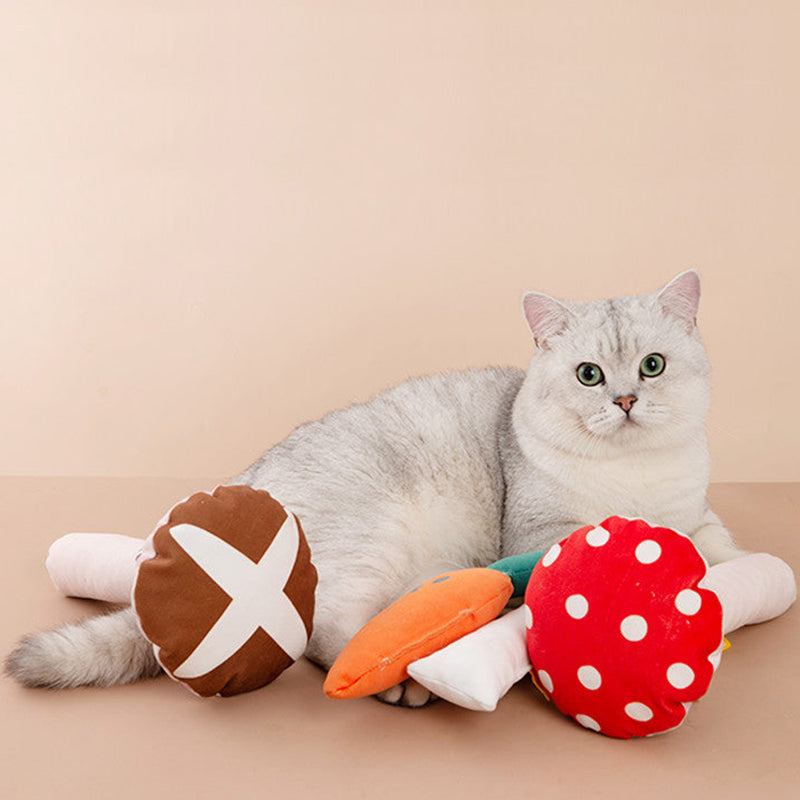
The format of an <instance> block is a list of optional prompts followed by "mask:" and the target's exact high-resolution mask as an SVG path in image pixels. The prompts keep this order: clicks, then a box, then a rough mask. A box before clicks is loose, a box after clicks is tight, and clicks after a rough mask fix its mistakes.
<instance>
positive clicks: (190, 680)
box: [47, 486, 317, 696]
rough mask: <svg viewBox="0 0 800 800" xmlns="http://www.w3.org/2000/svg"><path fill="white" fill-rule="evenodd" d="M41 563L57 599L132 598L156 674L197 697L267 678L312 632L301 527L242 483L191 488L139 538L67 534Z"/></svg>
mask: <svg viewBox="0 0 800 800" xmlns="http://www.w3.org/2000/svg"><path fill="white" fill-rule="evenodd" d="M47 569H48V572H49V573H50V576H51V578H52V580H53V583H54V584H55V585H56V587H57V588H58V589H59V590H60V591H61V592H63V593H64V594H66V595H70V596H73V597H88V598H94V599H98V600H107V601H109V602H114V603H132V604H133V606H134V609H135V611H136V614H137V618H138V621H139V625H140V627H141V629H142V632H143V633H144V635H145V636H146V637H147V639H149V640H150V642H152V644H153V648H154V651H155V654H156V657H157V659H158V661H159V663H160V664H161V666H162V667H163V668H164V670H165V672H167V674H168V675H170V676H171V677H172V678H174V679H175V680H177V681H179V682H181V683H183V684H184V685H185V686H187V687H188V688H189V689H191V690H192V691H193V692H195V693H196V694H199V695H202V696H209V695H232V694H238V693H240V692H246V691H249V690H251V689H256V688H259V687H261V686H264V685H265V684H267V683H269V682H270V681H272V680H274V679H275V678H276V677H277V676H278V675H279V674H280V673H281V672H283V670H285V669H286V668H287V667H288V666H289V665H291V664H292V663H293V662H294V661H295V660H296V659H298V658H299V657H300V656H301V655H302V654H303V652H304V651H305V649H306V644H307V642H308V637H309V636H310V634H311V626H312V616H313V612H314V590H315V588H316V583H317V573H316V570H315V568H314V566H313V565H312V563H311V556H310V551H309V548H308V544H307V543H306V540H305V536H304V535H303V531H302V528H301V526H300V523H299V521H298V520H297V518H296V517H295V516H294V515H293V514H292V513H291V512H289V511H287V510H286V509H285V508H284V507H283V506H282V505H281V504H280V503H278V501H277V500H275V499H274V498H273V497H271V496H270V495H269V494H268V493H267V492H264V491H258V490H255V489H252V488H250V487H247V486H221V487H218V488H217V489H215V490H214V491H213V492H212V493H206V492H199V493H197V494H194V495H192V496H191V497H189V498H187V499H186V500H184V501H182V502H181V503H178V504H177V505H176V506H174V507H173V508H172V509H171V510H170V511H169V512H168V513H167V514H166V515H165V516H164V518H163V519H162V520H161V521H160V522H159V524H158V525H157V526H156V529H155V531H154V532H153V533H152V535H151V536H150V537H149V538H148V539H147V540H141V539H135V538H132V537H128V536H118V535H115V534H89V533H74V534H68V535H67V536H64V537H62V538H61V539H59V540H58V541H56V542H55V543H54V544H53V545H52V547H51V548H50V553H49V555H48V558H47Z"/></svg>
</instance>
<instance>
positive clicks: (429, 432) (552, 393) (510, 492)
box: [6, 271, 740, 705]
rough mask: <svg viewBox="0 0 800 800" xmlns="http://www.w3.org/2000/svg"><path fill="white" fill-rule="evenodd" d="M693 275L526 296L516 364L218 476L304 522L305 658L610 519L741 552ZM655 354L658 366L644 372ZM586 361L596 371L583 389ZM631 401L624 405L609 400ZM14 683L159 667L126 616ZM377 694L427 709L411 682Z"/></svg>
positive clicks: (413, 385) (100, 678) (293, 439)
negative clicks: (480, 573) (526, 339)
mask: <svg viewBox="0 0 800 800" xmlns="http://www.w3.org/2000/svg"><path fill="white" fill-rule="evenodd" d="M699 294H700V291H699V279H698V277H697V274H696V273H695V272H691V271H690V272H686V273H683V274H681V275H679V276H678V277H677V278H676V279H675V280H673V281H672V282H671V283H670V284H668V285H667V286H666V287H665V288H664V289H662V290H660V291H658V292H654V293H653V294H649V295H642V296H632V297H621V298H617V299H614V300H606V301H597V302H592V303H566V302H560V301H557V300H554V299H553V298H550V297H548V296H546V295H542V294H538V293H529V294H527V295H525V297H524V299H523V309H524V312H525V316H526V319H527V321H528V324H529V326H530V328H531V332H532V333H533V336H534V339H535V341H536V344H537V350H536V353H535V355H534V357H533V359H532V360H531V363H530V366H529V368H528V371H527V373H526V372H524V371H523V370H520V369H515V368H488V369H480V370H478V369H476V370H469V371H466V372H457V373H450V374H443V375H437V376H433V377H427V378H421V379H417V380H411V381H408V382H406V383H403V384H401V385H400V386H397V387H395V388H394V389H391V390H389V391H387V392H385V393H383V394H381V395H379V396H377V397H375V398H373V399H372V400H370V401H368V402H366V403H359V404H356V405H353V406H351V407H349V408H346V409H344V410H341V411H336V412H333V413H332V414H329V415H328V416H326V417H324V418H323V419H321V420H319V421H316V422H310V423H308V424H306V425H303V426H301V427H300V428H298V429H297V430H295V431H294V432H293V433H292V434H290V435H289V436H288V437H287V438H286V439H285V440H284V441H283V442H281V443H280V444H278V445H277V446H275V447H273V448H272V449H271V450H269V451H268V452H267V453H266V454H265V455H264V456H262V457H261V458H260V459H259V460H258V461H257V462H256V463H255V464H253V465H252V466H251V467H250V468H249V469H247V470H246V471H245V472H243V473H242V474H241V475H239V476H238V477H237V478H235V479H234V480H232V481H231V483H247V484H250V485H252V486H254V487H256V488H259V489H267V490H269V491H270V492H271V493H272V494H273V495H274V496H275V497H277V498H278V499H279V500H280V501H281V502H282V503H284V504H285V505H287V506H288V507H289V508H290V509H291V510H292V511H294V512H295V514H297V515H298V517H299V518H300V519H301V520H302V523H303V527H304V530H305V532H306V535H307V537H308V540H309V544H310V546H311V551H312V556H313V559H314V563H315V564H316V567H317V569H318V572H319V586H318V590H317V605H316V611H315V618H314V632H313V635H312V637H311V640H310V643H309V647H308V653H307V654H308V656H309V657H310V658H311V659H313V660H314V661H317V662H318V663H320V664H321V665H323V666H325V667H328V666H330V665H331V663H332V662H333V660H334V659H335V657H336V655H337V654H338V653H339V652H340V650H341V649H342V648H343V647H344V645H345V644H346V643H347V641H348V640H349V639H350V637H351V636H353V634H354V633H356V631H357V630H358V629H359V628H360V627H361V626H362V625H363V624H364V623H366V622H367V621H368V620H369V619H370V618H371V617H373V616H374V615H375V614H376V613H377V612H379V611H380V610H381V609H382V608H384V607H386V606H387V605H388V604H389V603H391V602H392V601H394V600H395V599H397V598H398V597H400V596H401V595H402V594H404V593H405V592H407V591H409V590H410V589H412V588H413V587H414V586H416V585H418V584H419V583H420V582H422V581H424V580H426V579H427V578H429V577H432V576H433V575H436V574H437V573H440V572H443V571H446V570H451V569H457V568H462V567H471V566H478V565H484V564H487V563H489V562H491V561H494V560H495V559H497V558H499V557H501V556H507V555H510V554H514V553H522V552H528V551H531V550H539V549H543V548H546V547H548V546H549V545H550V544H552V543H553V542H555V541H557V540H559V539H560V538H562V537H564V536H565V535H567V534H569V533H570V532H571V531H572V530H574V529H575V528H577V527H580V526H582V525H585V524H589V523H594V524H596V523H599V522H600V521H602V520H603V519H605V518H606V517H607V516H610V515H612V514H620V515H624V516H635V517H642V518H644V519H647V520H648V521H650V522H651V523H656V524H660V525H665V526H669V527H673V528H677V529H678V530H681V531H683V532H684V533H687V534H690V535H692V536H693V538H694V541H695V543H696V545H697V546H698V547H699V549H700V550H701V552H702V553H703V554H704V555H705V557H706V559H707V560H708V561H709V562H710V563H717V562H719V561H723V560H726V559H728V558H732V557H735V556H736V555H738V554H739V553H740V551H739V550H738V549H737V548H736V546H735V545H734V543H733V541H732V539H731V536H730V534H729V533H728V532H727V531H726V530H725V528H724V527H723V526H722V524H721V522H720V520H719V519H718V517H717V516H716V515H715V514H714V513H713V512H712V511H711V509H710V508H709V506H708V503H707V501H706V488H707V484H708V477H709V455H708V447H707V443H706V435H705V417H706V413H707V410H708V405H709V366H708V359H707V356H706V352H705V348H704V346H703V343H702V340H701V338H700V334H699V333H698V331H697V327H696V324H695V317H696V313H697V306H698V302H699ZM650 353H659V354H661V355H663V356H664V357H665V358H666V369H665V370H664V372H663V373H662V374H661V375H659V376H657V377H653V378H645V377H642V375H641V374H640V371H639V365H640V363H641V361H642V359H643V358H644V357H645V356H647V355H648V354H650ZM583 362H591V363H594V364H597V365H599V366H600V367H601V369H602V371H603V373H604V376H605V380H604V381H603V382H602V383H600V384H598V385H596V386H585V385H583V384H581V383H580V382H579V381H578V380H577V378H576V369H577V367H578V365H579V364H581V363H583ZM628 395H633V396H635V397H636V402H635V403H634V404H633V406H632V407H631V409H630V414H627V413H626V412H625V411H624V410H623V408H621V407H620V406H619V405H617V404H615V403H614V400H615V399H616V398H619V397H621V396H628ZM6 668H7V671H8V672H9V673H10V674H11V675H13V676H14V677H15V678H16V679H17V680H19V681H20V682H21V683H23V684H26V685H37V686H50V687H67V686H76V685H80V684H96V685H109V684H114V683H122V682H126V681H130V680H133V679H136V678H138V677H142V676H146V675H152V674H156V673H157V672H158V665H157V664H156V662H155V659H154V657H153V655H152V651H151V648H149V647H148V646H146V643H145V642H144V640H143V639H141V637H140V634H139V632H138V629H137V627H136V624H135V620H134V618H133V614H132V612H131V611H130V610H123V611H121V612H117V613H116V614H112V615H109V616H104V617H97V618H94V619H93V620H89V621H87V622H84V623H81V624H78V625H74V626H67V627H66V628H62V629H61V630H60V631H55V632H49V633H43V634H38V635H32V636H29V637H27V638H26V639H24V640H23V641H22V643H21V644H20V646H19V647H18V648H17V649H16V650H15V651H14V652H13V653H12V654H11V655H10V656H9V657H8V659H7V661H6ZM382 699H384V700H386V701H388V702H396V703H401V704H404V705H422V704H424V703H425V702H427V701H428V700H429V699H430V698H429V695H428V693H427V691H425V690H423V689H422V687H419V686H418V685H415V684H413V683H412V682H408V683H407V684H406V685H405V686H401V687H395V688H394V689H391V690H389V691H388V692H385V693H384V695H383V697H382Z"/></svg>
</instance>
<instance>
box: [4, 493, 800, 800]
mask: <svg viewBox="0 0 800 800" xmlns="http://www.w3.org/2000/svg"><path fill="white" fill-rule="evenodd" d="M213 484H214V481H213V479H209V480H193V481H190V480H174V479H169V480H168V479H141V480H122V479H120V480H112V479H50V480H47V479H26V478H3V479H0V499H1V500H2V508H3V510H4V514H3V516H4V522H3V534H2V537H3V538H2V543H3V558H2V560H1V561H0V585H1V586H2V587H3V593H4V596H5V603H4V604H3V609H4V610H3V613H2V615H0V650H2V651H3V652H4V653H5V652H7V651H8V650H9V649H10V647H11V646H12V644H13V642H14V641H15V639H16V638H17V637H18V636H19V635H21V634H22V633H25V632H27V631H30V630H33V629H37V628H43V627H49V626H51V625H54V624H56V623H58V622H61V621H65V620H71V619H74V618H76V617H80V616H83V615H86V614H90V613H92V612H93V611H94V610H95V604H93V603H90V602H88V601H79V600H70V599H65V598H62V597H59V596H58V595H57V594H56V592H55V590H54V589H53V588H52V587H51V586H50V584H49V581H48V578H47V575H46V573H45V571H44V557H45V554H46V551H47V547H48V545H49V543H50V542H51V541H52V540H53V539H54V538H56V537H57V536H59V535H61V534H62V533H65V532H67V531H71V530H88V531H92V530H94V531H98V530H99V531H103V530H105V531H117V532H120V533H127V534H130V535H141V536H145V535H146V534H147V533H148V532H149V529H150V527H151V526H152V524H154V522H155V521H156V520H157V519H158V518H159V517H160V515H161V513H162V512H163V511H164V510H166V508H168V507H169V506H170V505H171V504H172V503H173V502H175V501H177V500H179V499H181V498H182V497H183V496H185V495H186V494H188V493H191V492H192V491H194V490H196V489H202V488H208V487H209V486H211V485H213ZM712 500H713V502H714V503H715V505H716V507H717V510H718V511H719V513H721V515H722V516H723V518H724V519H725V520H726V521H727V522H728V524H729V525H730V527H731V528H733V529H734V530H735V531H737V533H738V535H739V539H740V541H741V543H742V544H743V545H744V546H745V547H747V548H750V549H757V550H768V551H771V552H773V553H775V554H777V555H780V556H781V557H783V558H784V559H785V560H786V561H788V562H789V564H791V565H792V567H793V568H794V569H795V571H796V572H798V573H800V484H727V485H718V486H715V487H713V490H712ZM799 628H800V611H798V609H797V608H793V609H792V610H790V611H789V612H788V613H787V614H786V615H784V616H783V617H782V618H780V619H778V620H775V621H773V622H771V623H768V624H765V625H761V626H756V627H752V628H747V629H744V630H740V631H738V632H736V633H734V634H732V635H731V637H730V639H731V642H732V644H733V647H732V648H731V649H730V650H728V651H727V652H726V654H725V656H724V658H723V663H722V667H721V669H720V670H719V672H718V673H717V675H716V677H715V679H714V682H713V683H712V685H711V689H710V690H709V692H708V694H707V695H706V697H705V698H704V699H703V700H702V701H701V702H699V703H698V704H696V705H695V707H694V708H693V709H692V711H691V713H690V715H689V718H688V721H687V722H686V723H685V725H684V726H683V727H682V728H681V729H679V730H678V731H676V732H673V733H670V734H667V735H665V736H661V737H656V738H653V739H646V740H631V741H628V742H623V741H616V740H612V739H607V738H604V737H602V736H598V735H596V734H592V733H589V732H587V731H584V730H582V729H581V728H579V727H578V726H576V725H575V724H574V723H571V722H570V721H568V720H566V719H564V718H563V717H561V716H560V715H559V714H558V712H556V711H555V710H554V709H553V708H552V707H549V706H548V705H546V704H545V703H544V701H543V700H541V699H540V697H539V696H538V694H537V693H536V691H535V690H534V689H533V688H532V687H531V686H530V685H528V684H527V682H526V681H523V682H522V683H520V684H518V685H517V686H516V687H515V688H514V689H513V690H512V691H511V693H510V694H509V695H508V696H507V697H506V698H505V699H504V700H503V701H502V702H501V704H500V707H499V708H498V710H497V711H495V712H493V713H491V714H481V713H478V712H470V711H466V710H463V709H460V708H456V707H454V706H451V705H448V704H446V703H444V702H439V703H437V704H435V705H433V706H431V707H429V708H427V709H425V710H421V711H408V710H402V709H396V708H391V707H387V706H383V705H380V704H379V703H376V702H374V701H372V700H369V699H367V700H358V701H334V700H328V699H327V698H325V697H324V695H323V694H322V688H321V687H322V678H323V676H322V673H321V672H320V671H319V670H318V669H316V668H315V667H313V666H312V665H311V664H309V663H307V662H301V663H299V664H297V665H295V666H294V667H293V668H292V669H290V670H289V671H287V672H286V673H284V675H282V676H281V677H280V679H279V680H278V681H277V682H275V683H274V684H272V685H271V686H269V687H267V688H265V689H262V690H261V691H258V692H254V693H251V694H249V695H242V696H239V697H236V698H230V699H211V700H200V699H197V698H195V697H193V696H192V695H190V694H189V693H188V692H187V691H185V690H183V689H182V688H181V687H179V686H177V685H175V684H174V683H173V682H171V681H170V680H169V679H167V678H159V679H156V680H152V681H147V682H143V683H140V684H136V685H132V686H125V687H118V688H114V689H80V690H74V691H67V692H48V691H41V690H23V689H21V688H19V687H17V686H16V685H14V684H13V683H12V682H10V681H9V680H8V679H6V678H3V679H2V680H0V796H2V797H3V798H44V797H58V798H60V800H67V799H68V798H89V799H91V798H106V797H109V798H110V797H114V798H128V797H131V798H132V797H137V798H140V797H143V796H145V797H148V796H149V797H155V798H160V797H166V796H170V797H192V798H206V797H209V798H210V797H237V798H238V797H242V798H247V797H259V798H267V797H269V798H272V797H281V796H286V797H312V796H313V797H318V798H339V797H342V798H373V797H374V798H399V797H404V798H412V797H438V798H451V797H453V798H456V797H458V798H461V797H467V798H469V797H483V798H500V797H531V798H533V797H536V798H540V797H541V798H573V797H575V798H578V797H581V798H584V797H585V798H589V797H613V798H629V797H630V798H647V799H648V800H651V799H652V800H655V799H657V798H667V797H669V798H681V800H685V798H690V797H703V798H709V800H711V799H713V798H739V797H742V798H744V797H749V798H753V797H766V798H798V797H800V749H798V745H799V744H800V688H799V687H798V677H799V676H800V648H799V647H798V633H800V631H799V630H798V629H799Z"/></svg>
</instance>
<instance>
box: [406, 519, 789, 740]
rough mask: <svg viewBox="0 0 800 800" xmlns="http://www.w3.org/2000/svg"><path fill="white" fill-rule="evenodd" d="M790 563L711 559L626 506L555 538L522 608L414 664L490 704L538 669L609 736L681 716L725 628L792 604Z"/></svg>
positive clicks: (716, 654)
mask: <svg viewBox="0 0 800 800" xmlns="http://www.w3.org/2000/svg"><path fill="white" fill-rule="evenodd" d="M796 597H797V589H796V585H795V581H794V575H793V573H792V570H791V569H790V568H789V566H788V565H787V564H786V563H785V562H783V561H781V559H779V558H776V557H774V556H771V555H767V554H766V553H757V554H751V555H745V556H742V557H740V558H737V559H734V560H732V561H727V562H725V563H722V564H717V565H715V566H713V567H711V568H708V566H707V565H706V562H705V560H704V559H703V557H702V556H701V555H700V553H699V552H698V551H697V549H696V548H695V546H694V544H693V543H692V541H691V539H690V538H689V537H687V536H684V535H683V534H681V533H678V532H676V531H674V530H671V529H669V528H660V527H655V526H651V525H649V524H648V523H647V522H645V521H643V520H640V519H634V520H629V519H625V518H623V517H610V518H609V519H607V520H605V521H604V522H603V523H602V524H601V525H599V526H597V527H593V526H587V527H584V528H580V529H579V530H577V531H575V532H574V533H573V534H571V535H570V536H569V537H567V538H566V539H564V540H563V541H561V542H559V543H558V544H556V545H553V547H552V548H550V550H549V551H548V552H547V553H546V554H545V555H544V557H543V558H542V559H541V560H540V561H539V562H538V564H537V565H536V566H535V568H534V569H533V572H532V574H531V578H530V581H529V583H528V588H527V591H526V594H525V604H524V606H523V607H521V608H519V609H516V610H515V611H512V612H510V613H509V614H506V615H505V616H504V617H501V618H499V619H497V620H495V621H493V622H491V623H489V624H488V625H486V626H485V627H484V628H481V629H479V630H478V631H476V632H475V633H472V634H470V635H468V636H465V637H462V638H461V639H459V640H458V641H456V642H454V643H453V644H451V645H449V646H448V647H447V648H445V649H443V650H440V651H439V652H437V653H434V654H433V655H431V656H429V657H427V658H425V659H421V660H420V661H417V662H415V663H413V664H411V665H410V666H409V668H408V672H409V674H410V675H411V676H412V677H414V678H415V679H416V680H417V681H419V682H420V683H422V684H423V685H424V686H426V687H427V688H428V689H430V690H431V691H433V692H435V693H437V694H439V695H440V696H442V697H444V698H445V699H448V700H451V701H453V702H456V703H458V704H460V705H464V706H466V707H469V708H475V709H482V710H491V709H492V708H494V707H495V705H496V703H497V700H498V699H499V698H500V697H502V695H503V694H504V693H505V692H506V691H507V690H508V689H509V688H510V687H511V685H512V684H513V683H514V682H515V681H516V680H518V679H519V678H520V677H522V675H524V673H525V671H528V670H530V671H531V674H532V677H533V679H534V682H535V683H536V684H537V686H538V687H539V688H540V690H541V691H542V692H543V694H544V695H545V696H546V697H548V698H549V699H551V700H552V701H553V702H554V703H555V705H556V706H557V707H558V708H559V709H560V710H561V711H562V712H563V713H565V714H568V715H569V716H571V717H573V718H574V719H575V720H577V722H579V723H580V724H581V725H583V726H584V727H586V728H589V729H591V730H594V731H598V732H600V733H604V734H606V735H608V736H613V737H618V738H630V737H632V736H648V735H652V734H655V733H662V732H665V731H668V730H671V729H672V728H675V727H677V726H678V725H680V724H681V723H682V722H683V720H684V719H685V717H686V714H687V712H688V710H689V708H690V706H691V703H692V702H694V701H696V700H698V699H700V697H702V696H703V695H704V694H705V692H706V691H707V689H708V687H709V684H710V682H711V678H712V677H713V675H714V671H715V670H716V668H717V667H718V666H719V663H720V658H721V655H722V649H723V644H724V635H725V634H726V633H729V632H730V631H733V630H735V629H736V628H739V627H741V626H742V625H748V624H753V623H757V622H764V621H766V620H769V619H772V618H773V617H776V616H778V615H779V614H782V613H783V612H784V611H786V609H788V608H789V606H791V605H792V603H793V602H794V601H795V599H796Z"/></svg>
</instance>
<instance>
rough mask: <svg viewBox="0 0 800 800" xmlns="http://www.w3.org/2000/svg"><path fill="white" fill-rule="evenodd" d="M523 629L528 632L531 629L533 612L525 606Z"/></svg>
mask: <svg viewBox="0 0 800 800" xmlns="http://www.w3.org/2000/svg"><path fill="white" fill-rule="evenodd" d="M525 627H526V628H528V630H530V629H531V628H532V627H533V611H531V607H530V606H525Z"/></svg>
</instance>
